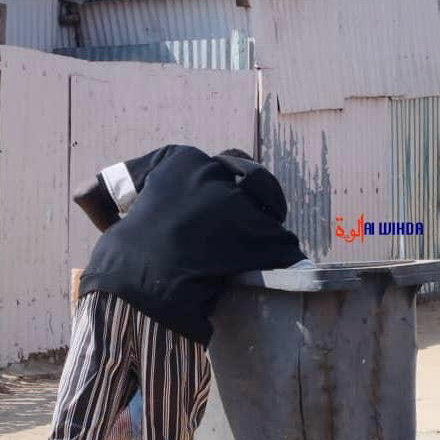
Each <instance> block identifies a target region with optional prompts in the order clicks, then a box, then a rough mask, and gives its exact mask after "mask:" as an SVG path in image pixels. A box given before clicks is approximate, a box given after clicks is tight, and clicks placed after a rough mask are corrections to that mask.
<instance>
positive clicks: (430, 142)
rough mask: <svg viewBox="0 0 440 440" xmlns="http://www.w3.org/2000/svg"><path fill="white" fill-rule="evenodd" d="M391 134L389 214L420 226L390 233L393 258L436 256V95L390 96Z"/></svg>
mask: <svg viewBox="0 0 440 440" xmlns="http://www.w3.org/2000/svg"><path fill="white" fill-rule="evenodd" d="M391 132H392V150H393V196H392V202H393V218H395V219H397V220H398V221H401V222H413V223H415V222H423V224H424V234H423V235H401V236H396V237H394V239H393V248H392V257H393V258H402V259H405V258H407V259H408V258H419V259H430V258H439V257H440V242H439V240H440V230H439V227H440V205H439V202H440V199H439V195H440V186H439V185H440V175H439V171H440V147H439V142H440V97H438V96H435V97H427V98H418V99H397V100H392V104H391ZM424 290H425V291H432V290H437V291H438V290H440V285H434V284H430V285H429V286H428V285H427V286H425V287H424Z"/></svg>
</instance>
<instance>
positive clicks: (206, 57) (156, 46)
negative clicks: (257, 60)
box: [54, 32, 254, 70]
mask: <svg viewBox="0 0 440 440" xmlns="http://www.w3.org/2000/svg"><path fill="white" fill-rule="evenodd" d="M54 53H57V54H60V55H66V56H72V57H75V58H80V59H84V60H89V61H142V62H149V63H175V64H179V65H181V66H183V67H186V68H192V69H219V70H249V69H252V68H253V67H254V41H253V39H250V38H247V37H244V36H242V35H240V34H239V33H236V32H234V33H233V36H232V37H231V38H220V39H210V40H183V41H177V40H176V41H158V42H155V43H150V44H139V45H129V46H107V47H83V48H70V49H69V48H67V49H56V50H55V51H54Z"/></svg>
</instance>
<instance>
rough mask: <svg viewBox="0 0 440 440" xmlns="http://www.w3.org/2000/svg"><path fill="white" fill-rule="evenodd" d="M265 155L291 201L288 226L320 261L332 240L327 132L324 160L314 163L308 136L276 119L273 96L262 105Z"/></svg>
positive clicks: (265, 159) (323, 152)
mask: <svg viewBox="0 0 440 440" xmlns="http://www.w3.org/2000/svg"><path fill="white" fill-rule="evenodd" d="M260 136H261V144H262V151H261V159H262V163H263V164H264V165H265V166H267V167H268V168H271V167H273V170H274V173H275V176H276V177H277V178H278V180H279V182H280V184H281V186H282V188H283V191H284V194H285V196H286V200H287V204H288V212H287V217H286V222H285V226H286V227H287V229H289V230H291V231H292V232H294V233H295V234H296V235H297V236H298V238H299V240H300V242H301V246H302V248H303V249H304V251H305V252H306V254H307V255H308V256H309V257H310V258H313V259H315V260H316V261H320V259H322V258H323V257H325V256H326V255H327V254H328V253H329V251H330V249H331V244H332V231H331V191H332V189H331V181H330V172H329V165H328V144H327V136H326V133H325V132H324V131H322V132H321V146H320V149H321V161H320V164H319V165H315V166H314V167H313V166H312V165H310V164H309V163H308V162H307V159H306V154H305V150H304V138H303V137H301V136H300V134H298V132H296V131H295V127H294V126H292V125H289V126H287V124H281V123H279V122H277V121H276V120H273V119H272V96H271V94H269V95H268V96H267V98H266V100H265V102H264V105H263V108H262V124H261V133H260Z"/></svg>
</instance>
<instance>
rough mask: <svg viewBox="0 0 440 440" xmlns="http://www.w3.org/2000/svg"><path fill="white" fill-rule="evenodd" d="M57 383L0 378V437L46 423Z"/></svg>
mask: <svg viewBox="0 0 440 440" xmlns="http://www.w3.org/2000/svg"><path fill="white" fill-rule="evenodd" d="M57 386H58V381H57V380H53V379H45V380H44V379H40V380H27V379H16V378H14V379H8V378H7V377H6V378H5V377H3V378H1V379H0V436H1V435H2V434H10V433H14V432H18V431H23V430H26V429H29V428H33V427H37V426H41V425H47V424H49V423H50V421H51V418H52V414H53V408H54V406H55V400H56V392H57Z"/></svg>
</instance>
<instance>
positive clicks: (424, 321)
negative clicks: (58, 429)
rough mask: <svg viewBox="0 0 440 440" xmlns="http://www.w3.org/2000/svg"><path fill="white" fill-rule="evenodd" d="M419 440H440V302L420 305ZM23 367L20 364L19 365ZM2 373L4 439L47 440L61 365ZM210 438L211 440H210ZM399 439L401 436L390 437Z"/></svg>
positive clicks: (0, 412)
mask: <svg viewBox="0 0 440 440" xmlns="http://www.w3.org/2000/svg"><path fill="white" fill-rule="evenodd" d="M418 346H419V352H418V359H417V428H418V434H417V440H440V301H433V302H429V303H426V304H421V305H420V306H419V307H418ZM18 368H20V367H18ZM29 371H30V373H32V374H31V376H32V377H33V378H32V379H17V378H19V377H20V374H24V372H21V371H20V370H18V371H12V372H10V373H9V375H8V374H6V375H4V374H3V376H0V440H46V439H47V437H48V435H49V423H50V419H51V415H52V411H53V406H54V404H55V398H56V390H57V380H56V379H53V378H51V377H56V376H57V375H58V374H59V373H58V371H57V367H54V366H51V365H47V366H44V365H43V366H38V367H34V366H32V365H31V366H30V367H29V366H28V367H27V370H26V373H28V372H29ZM206 440H209V439H206ZM389 440H398V439H389Z"/></svg>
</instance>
